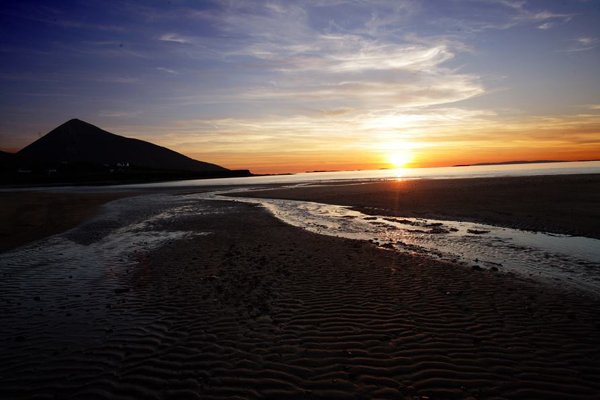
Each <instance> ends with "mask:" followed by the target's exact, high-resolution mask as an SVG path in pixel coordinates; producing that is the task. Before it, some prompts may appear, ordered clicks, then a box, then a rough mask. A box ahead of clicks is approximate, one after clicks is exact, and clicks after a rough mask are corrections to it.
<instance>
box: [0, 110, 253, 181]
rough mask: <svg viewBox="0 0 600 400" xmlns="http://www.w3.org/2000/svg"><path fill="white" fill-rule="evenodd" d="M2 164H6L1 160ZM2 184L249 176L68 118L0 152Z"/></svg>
mask: <svg viewBox="0 0 600 400" xmlns="http://www.w3.org/2000/svg"><path fill="white" fill-rule="evenodd" d="M4 160H6V161H4ZM0 164H2V165H3V166H4V167H3V168H2V174H1V176H0V182H2V183H58V182H60V183H69V182H74V183H84V184H85V183H103V182H106V183H119V182H122V181H127V182H133V181H155V180H174V179H191V178H216V177H230V176H249V175H251V173H250V171H248V170H229V169H227V168H224V167H221V166H219V165H216V164H211V163H207V162H203V161H197V160H194V159H192V158H189V157H187V156H184V155H183V154H180V153H177V152H175V151H173V150H170V149H167V148H166V147H162V146H158V145H155V144H153V143H150V142H146V141H143V140H139V139H131V138H126V137H123V136H119V135H115V134H114V133H110V132H107V131H105V130H103V129H100V128H98V127H97V126H94V125H92V124H89V123H87V122H84V121H81V120H78V119H72V120H70V121H67V122H65V123H64V124H62V125H60V126H59V127H57V128H55V129H54V130H52V131H50V132H49V133H47V134H46V135H44V136H43V137H41V138H40V139H38V140H36V141H35V142H33V143H31V144H30V145H29V146H26V147H24V148H23V149H22V150H20V151H19V152H17V153H15V154H10V153H3V154H0Z"/></svg>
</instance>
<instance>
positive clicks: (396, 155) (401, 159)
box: [387, 149, 412, 168]
mask: <svg viewBox="0 0 600 400" xmlns="http://www.w3.org/2000/svg"><path fill="white" fill-rule="evenodd" d="M411 161H412V153H411V151H410V150H407V149H395V150H394V151H393V152H390V153H389V154H388V155H387V162H388V163H389V164H391V166H392V167H393V168H405V167H406V166H407V164H408V163H410V162H411Z"/></svg>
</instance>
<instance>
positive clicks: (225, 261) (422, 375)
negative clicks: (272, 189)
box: [0, 196, 600, 399]
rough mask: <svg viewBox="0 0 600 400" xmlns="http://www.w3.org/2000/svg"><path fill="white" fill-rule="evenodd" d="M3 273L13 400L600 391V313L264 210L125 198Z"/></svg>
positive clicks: (2, 312) (7, 387) (4, 369)
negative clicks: (314, 229)
mask: <svg viewBox="0 0 600 400" xmlns="http://www.w3.org/2000/svg"><path fill="white" fill-rule="evenodd" d="M115 235H116V236H115ZM119 237H120V238H122V240H121V241H119V240H118V238H119ZM52 246H55V247H52ZM61 246H63V247H62V249H63V250H58V251H57V249H60V248H61ZM48 249H52V251H51V253H52V254H53V256H52V257H50V254H47V253H45V252H47V251H48ZM73 249H77V250H76V251H74V250H73ZM19 252H21V255H26V256H28V257H25V258H24V259H23V260H24V261H25V260H28V262H29V263H30V264H27V265H21V266H20V265H19V262H18V259H19ZM57 253H62V254H57ZM115 255H117V256H118V257H114V256H115ZM7 260H9V261H10V265H8V264H9V262H8V261H7ZM0 263H1V264H0V265H1V266H2V270H1V271H0V273H2V280H1V282H0V316H1V320H0V336H1V337H0V339H1V341H0V343H1V344H0V346H1V347H0V398H16V399H19V398H23V399H25V398H33V397H35V396H39V397H40V398H81V399H93V398H107V399H108V398H111V399H112V398H118V399H139V398H157V399H158V398H173V399H180V398H192V399H194V398H196V399H210V398H278V399H280V398H344V399H345V398H365V399H369V398H414V396H417V398H418V397H419V396H428V397H429V398H432V399H435V398H457V399H462V398H468V397H471V398H515V399H517V398H519V399H521V398H540V399H541V398H544V399H545V398H581V399H594V398H598V397H599V395H600V342H599V340H598V339H597V338H598V337H600V324H599V323H598V321H600V300H597V299H594V298H590V297H585V296H582V295H578V294H574V293H569V292H562V291H559V290H557V289H553V288H551V287H548V286H545V285H543V284H540V283H536V282H534V281H530V280H525V279H522V278H518V277H515V276H513V275H511V274H508V273H495V272H492V271H481V270H475V269H471V268H465V267H461V266H458V265H454V264H450V263H446V262H442V261H434V260H431V259H428V258H426V257H422V256H411V255H406V254H400V253H395V252H391V251H386V250H382V249H380V248H378V247H377V246H375V245H373V244H370V243H366V242H360V241H353V240H347V239H340V238H334V237H327V236H321V235H316V234H313V233H309V232H306V231H304V230H301V229H298V228H294V227H290V226H289V225H286V224H284V223H282V222H281V221H279V220H277V219H275V218H274V217H272V216H271V215H269V214H268V213H267V212H266V211H265V210H263V209H261V208H258V207H255V206H251V205H246V204H236V203H232V202H216V201H211V202H207V201H200V200H194V199H192V198H175V199H174V198H170V197H169V196H162V197H161V196H154V197H152V196H150V197H148V198H146V200H143V199H137V200H131V199H124V200H118V201H117V202H115V203H111V205H110V206H109V207H108V209H107V212H106V213H105V214H104V217H102V218H98V219H96V220H94V221H90V222H89V223H87V224H85V225H83V226H81V227H79V228H77V229H75V230H72V231H69V232H68V233H66V234H64V235H60V236H58V237H56V236H55V237H53V238H51V239H48V241H46V242H37V243H34V244H32V245H31V246H30V247H26V248H20V249H17V250H15V251H14V252H11V253H6V254H4V255H2V256H1V257H0Z"/></svg>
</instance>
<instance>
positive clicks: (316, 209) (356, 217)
mask: <svg viewBox="0 0 600 400" xmlns="http://www.w3.org/2000/svg"><path fill="white" fill-rule="evenodd" d="M237 191H238V192H239V189H238V190H237ZM220 193H221V194H226V193H225V192H220ZM194 196H198V197H199V198H205V199H218V200H230V201H239V202H245V203H253V204H261V205H262V206H263V207H265V208H266V209H268V210H269V211H270V212H271V213H272V214H273V215H274V216H276V217H277V218H279V219H281V220H282V221H285V222H286V223H288V224H290V225H293V226H297V227H300V228H304V229H306V230H308V231H311V232H314V233H319V234H323V235H330V236H339V237H345V238H349V239H359V240H368V241H371V242H374V243H376V244H378V245H380V246H382V247H385V248H389V249H395V250H399V251H405V252H411V253H420V254H425V255H428V256H431V257H435V258H439V259H443V260H448V261H452V262H458V263H464V264H467V265H470V266H479V267H482V268H486V269H498V270H499V271H505V272H508V271H510V272H514V273H518V274H521V275H524V276H529V277H534V278H536V279H542V280H545V281H552V282H553V283H554V284H556V285H559V286H566V287H577V288H579V289H583V290H585V291H588V292H591V293H594V294H596V295H600V240H598V239H592V238H585V237H575V236H566V235H555V234H547V233H542V232H529V231H521V230H517V229H509V228H501V227H497V226H491V225H483V224H477V223H470V222H457V221H445V220H433V219H419V218H402V217H387V216H374V215H367V214H363V213H361V212H359V211H354V210H351V209H349V207H345V206H338V205H329V204H321V203H313V202H305V201H295V200H279V199H263V198H260V199H258V198H249V197H235V198H234V197H226V196H219V195H218V194H217V193H204V194H202V195H194Z"/></svg>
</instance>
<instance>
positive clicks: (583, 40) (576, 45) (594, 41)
mask: <svg viewBox="0 0 600 400" xmlns="http://www.w3.org/2000/svg"><path fill="white" fill-rule="evenodd" d="M598 44H600V39H598V38H596V37H591V36H581V37H578V38H576V39H575V40H573V41H572V43H571V45H570V46H569V47H568V48H567V50H566V51H567V52H578V51H588V50H593V49H595V48H596V47H597V46H598Z"/></svg>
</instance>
